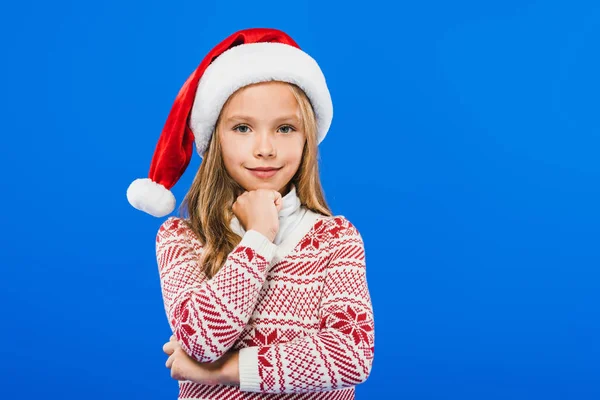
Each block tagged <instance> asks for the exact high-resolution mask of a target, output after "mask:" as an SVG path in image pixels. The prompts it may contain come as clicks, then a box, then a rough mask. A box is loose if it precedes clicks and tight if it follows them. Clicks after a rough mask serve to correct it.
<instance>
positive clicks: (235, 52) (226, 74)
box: [127, 28, 333, 217]
mask: <svg viewBox="0 0 600 400" xmlns="http://www.w3.org/2000/svg"><path fill="white" fill-rule="evenodd" d="M266 81H282V82H289V83H293V84H296V85H297V86H299V87H300V88H301V89H302V90H304V92H305V93H306V95H307V96H308V98H309V100H310V102H311V104H312V107H313V109H314V111H315V116H316V120H317V142H318V143H320V142H321V141H322V140H323V139H324V138H325V135H326V134H327V131H328V130H329V126H330V125H331V120H332V118H333V105H332V102H331V96H330V94H329V89H328V88H327V84H326V82H325V77H324V76H323V73H322V71H321V69H320V68H319V65H318V64H317V62H316V61H315V60H314V59H313V58H312V57H311V56H309V55H308V54H307V53H305V52H304V51H302V50H301V49H300V47H299V46H298V44H297V43H296V42H295V41H294V40H293V39H292V38H291V37H290V36H288V35H287V34H286V33H284V32H282V31H279V30H276V29H266V28H254V29H245V30H242V31H239V32H236V33H234V34H233V35H231V36H229V37H228V38H226V39H225V40H223V41H222V42H221V43H219V44H218V45H217V46H215V48H213V49H212V50H211V51H210V52H209V53H208V54H207V55H206V57H204V59H203V60H202V62H201V63H200V65H199V66H198V68H196V70H195V71H194V72H193V73H192V74H191V75H190V76H189V78H188V79H187V80H186V82H185V83H184V85H183V87H182V88H181V90H180V91H179V93H178V94H177V97H176V98H175V102H174V104H173V107H172V108H171V112H170V113H169V116H168V117H167V121H166V123H165V126H164V128H163V130H162V133H161V135H160V138H159V139H158V144H157V146H156V149H155V151H154V156H153V157H152V162H151V164H150V172H149V174H148V178H140V179H136V180H134V181H133V182H132V183H131V185H129V188H128V189H127V200H128V201H129V203H130V204H131V205H132V206H133V207H135V208H136V209H138V210H141V211H144V212H146V213H148V214H150V215H153V216H155V217H162V216H165V215H167V214H169V213H171V212H172V211H173V210H174V209H175V197H174V196H173V194H172V193H171V190H170V189H171V188H172V187H173V186H174V185H175V184H176V183H177V181H178V180H179V179H180V178H181V176H182V175H183V173H184V172H185V169H186V168H187V166H188V165H189V163H190V160H191V158H192V153H193V146H194V144H195V145H196V151H197V152H198V154H199V155H200V156H201V157H202V156H203V154H204V151H205V150H206V148H207V146H208V143H209V141H210V137H211V135H212V133H213V130H214V127H215V124H216V122H217V119H218V117H219V114H220V112H221V108H222V107H223V105H224V104H225V102H226V101H227V99H228V98H229V96H231V95H232V94H233V93H234V92H235V91H236V90H238V89H240V88H242V87H244V86H247V85H250V84H253V83H259V82H266Z"/></svg>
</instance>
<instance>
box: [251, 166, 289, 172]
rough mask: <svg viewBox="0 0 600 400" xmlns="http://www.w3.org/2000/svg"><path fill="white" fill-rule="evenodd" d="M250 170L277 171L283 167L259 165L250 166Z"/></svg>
mask: <svg viewBox="0 0 600 400" xmlns="http://www.w3.org/2000/svg"><path fill="white" fill-rule="evenodd" d="M248 169H249V170H250V171H277V170H280V169H281V167H279V168H276V167H257V168H248Z"/></svg>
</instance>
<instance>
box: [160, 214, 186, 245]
mask: <svg viewBox="0 0 600 400" xmlns="http://www.w3.org/2000/svg"><path fill="white" fill-rule="evenodd" d="M194 236H195V235H194V233H193V231H192V230H191V228H190V227H189V226H188V225H187V223H186V221H185V220H183V219H182V218H179V217H169V218H167V219H166V220H165V221H164V222H163V223H162V224H161V225H160V227H159V228H158V232H157V233H156V244H157V245H161V244H163V243H165V242H172V241H178V240H185V241H190V240H192V238H193V237H194Z"/></svg>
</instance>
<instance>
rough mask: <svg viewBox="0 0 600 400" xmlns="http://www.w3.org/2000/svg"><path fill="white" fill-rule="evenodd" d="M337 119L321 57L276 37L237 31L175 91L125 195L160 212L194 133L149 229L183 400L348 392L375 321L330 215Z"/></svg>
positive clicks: (354, 235)
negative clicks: (179, 199)
mask: <svg viewBox="0 0 600 400" xmlns="http://www.w3.org/2000/svg"><path fill="white" fill-rule="evenodd" d="M332 115H333V108H332V104H331V98H330V94H329V90H328V88H327V85H326V83H325V78H324V77H323V74H322V72H321V70H320V68H319V66H318V65H317V63H316V62H315V61H314V60H313V59H312V58H311V57H310V56H309V55H308V54H306V53H305V52H303V51H302V50H301V49H300V48H299V47H298V45H297V44H296V43H295V42H294V41H293V40H292V39H291V38H290V37H289V36H288V35H286V34H285V33H283V32H281V31H278V30H273V29H248V30H243V31H240V32H237V33H235V34H233V35H231V36H230V37H228V38H227V39H225V40H224V41H223V42H221V43H220V44H219V45H217V46H216V47H215V48H214V49H213V50H212V51H211V52H210V53H209V54H208V55H207V56H206V57H205V58H204V60H203V61H202V63H201V64H200V66H199V67H198V68H197V69H196V71H194V73H193V74H192V75H191V76H190V77H189V78H188V80H187V81H186V83H185V85H184V86H183V88H182V89H181V91H180V92H179V94H178V96H177V98H176V100H175V104H174V105H173V108H172V110H171V112H170V114H169V117H168V119H167V122H166V124H165V128H164V130H163V132H162V134H161V137H160V139H159V142H158V145H157V148H156V151H155V154H154V157H153V160H152V164H151V167H150V176H149V178H145V179H138V180H136V181H134V182H133V183H132V184H131V185H130V187H129V189H128V191H127V197H128V199H129V202H130V203H131V204H132V205H133V206H134V207H135V208H137V209H139V210H142V211H145V212H147V213H149V214H151V215H154V216H157V217H161V216H164V215H167V214H169V213H170V212H171V211H173V209H174V207H175V198H174V197H173V195H172V193H171V192H170V190H169V189H170V188H171V187H172V186H174V185H175V183H176V182H177V180H178V179H179V178H180V176H181V175H182V174H183V171H184V170H185V168H186V167H187V165H188V163H189V161H190V158H191V155H192V150H193V144H194V143H195V145H196V150H197V152H198V153H199V155H201V157H202V159H203V161H202V163H201V165H200V168H199V170H198V172H197V174H196V177H195V178H194V181H193V182H192V185H191V188H190V190H189V192H188V193H187V195H186V196H185V199H184V202H183V206H184V207H183V208H184V209H185V212H183V211H182V213H181V216H180V217H169V218H168V219H167V220H166V221H164V223H163V224H162V225H161V226H160V228H159V230H158V234H157V237H156V256H157V262H158V267H159V275H160V284H161V290H162V294H163V299H164V306H165V311H166V315H167V318H168V322H169V325H170V328H171V330H172V332H173V336H171V339H170V340H169V342H167V343H166V344H165V345H164V346H163V351H164V352H165V353H166V354H167V355H169V357H168V359H167V362H166V366H167V368H170V370H171V376H172V377H173V378H175V379H177V380H178V381H179V399H247V398H256V396H257V393H256V392H259V393H261V394H260V397H261V398H262V397H264V398H275V397H276V398H278V399H286V398H290V399H291V398H294V399H303V398H307V399H308V398H310V399H353V398H354V387H355V385H357V384H360V383H362V382H364V381H365V380H366V379H367V377H368V376H369V374H370V371H371V366H372V363H373V354H374V323H373V310H372V306H371V299H370V295H369V290H368V286H367V280H366V269H365V268H366V267H365V252H364V244H363V240H362V237H361V235H360V234H359V232H358V230H357V229H356V227H355V226H354V225H352V224H351V223H350V222H349V221H348V220H347V219H346V218H345V217H343V216H333V215H332V213H331V211H330V209H329V207H328V206H327V204H326V201H325V199H324V196H323V191H322V189H321V184H320V180H319V173H318V164H317V159H318V157H317V154H318V144H319V143H320V142H321V141H322V140H323V139H324V137H325V135H326V133H327V131H328V129H329V126H330V124H331V119H332Z"/></svg>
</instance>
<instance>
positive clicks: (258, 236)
mask: <svg viewBox="0 0 600 400" xmlns="http://www.w3.org/2000/svg"><path fill="white" fill-rule="evenodd" d="M239 245H241V246H246V247H250V248H251V249H253V250H255V251H256V252H257V253H258V254H260V255H261V256H263V257H264V258H266V259H267V261H268V262H269V263H270V262H271V261H272V260H273V257H274V256H275V251H276V250H277V245H276V244H275V243H273V242H271V241H270V240H269V238H268V237H266V236H265V235H263V234H262V233H260V232H258V231H255V230H249V231H246V233H244V236H243V237H242V240H241V242H240V243H239Z"/></svg>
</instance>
